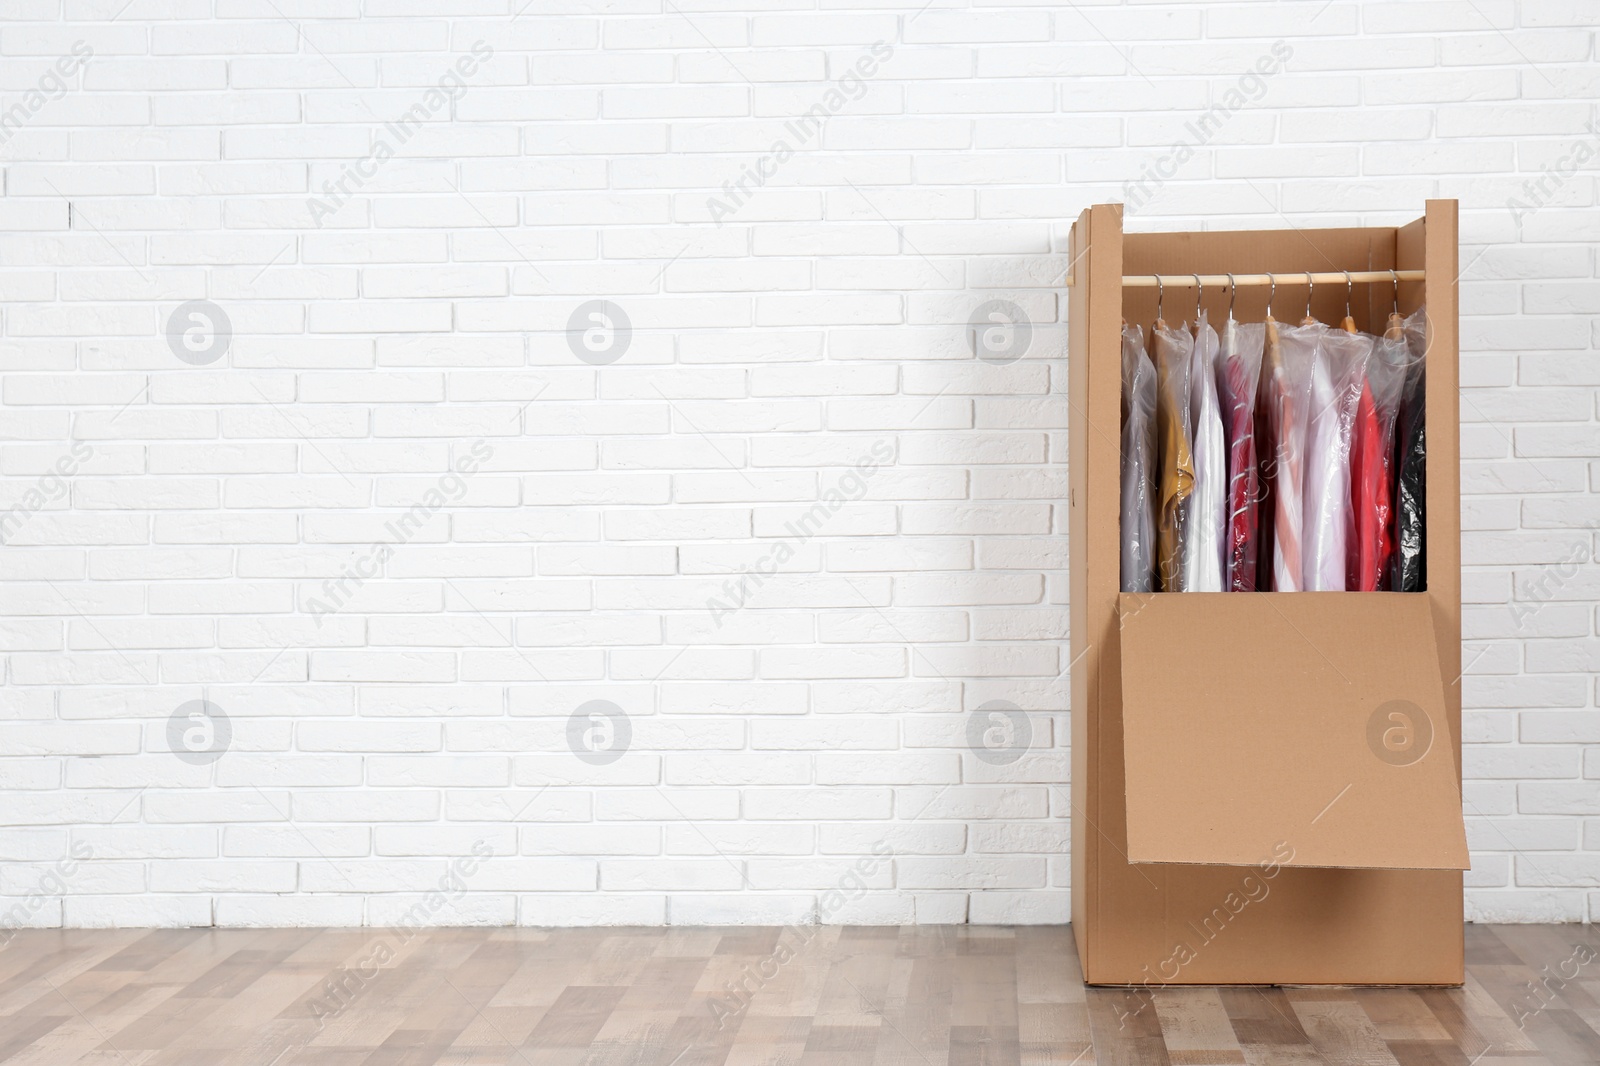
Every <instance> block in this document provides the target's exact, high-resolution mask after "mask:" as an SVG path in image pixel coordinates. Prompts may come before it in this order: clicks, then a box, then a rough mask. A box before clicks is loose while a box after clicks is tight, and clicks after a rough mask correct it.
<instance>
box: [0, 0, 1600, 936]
mask: <svg viewBox="0 0 1600 1066" xmlns="http://www.w3.org/2000/svg"><path fill="white" fill-rule="evenodd" d="M3 17H4V22H3V23H0V97H3V104H0V112H3V113H0V160H3V170H4V197H3V199H0V296H3V306H0V323H3V338H0V361H3V362H0V365H3V368H4V382H3V389H0V434H3V437H4V446H3V450H0V492H3V506H4V507H5V508H6V509H7V510H6V511H5V513H4V516H3V528H4V537H5V541H6V543H5V546H4V548H3V549H0V568H3V569H0V581H3V584H0V614H3V616H4V617H3V619H0V642H3V650H4V670H5V689H4V698H3V702H0V910H3V911H5V914H4V916H3V917H0V925H17V924H28V925H51V924H57V923H66V924H70V925H105V924H140V923H156V924H206V923H217V924H226V925H244V924H262V923H265V924H289V923H333V924H357V923H363V922H366V923H373V924H378V923H389V922H394V921H399V920H402V919H404V920H408V921H419V922H437V923H446V922H463V921H465V922H485V923H509V922H522V923H534V924H563V923H616V922H628V923H646V924H650V923H661V922H673V923H703V922H783V921H807V920H819V919H820V920H823V921H829V922H911V921H915V922H960V921H974V922H996V921H1005V922H1058V921H1062V920H1064V919H1065V916H1066V914H1067V910H1068V899H1069V892H1070V885H1069V882H1068V866H1067V861H1066V858H1065V853H1066V849H1067V847H1068V839H1067V808H1068V789H1067V780H1068V763H1069V759H1068V752H1067V749H1066V745H1067V737H1068V732H1069V730H1068V729H1067V713H1066V712H1067V692H1068V685H1067V681H1066V672H1067V669H1068V666H1069V664H1068V662H1067V655H1066V653H1065V648H1066V645H1065V643H1064V641H1065V636H1066V634H1065V628H1066V591H1067V582H1066V579H1065V569H1064V568H1065V566H1066V554H1065V536H1064V534H1065V511H1064V508H1063V507H1062V505H1061V500H1062V496H1063V493H1064V486H1065V484H1066V473H1065V469H1064V461H1065V450H1066V449H1065V433H1064V427H1065V425H1066V422H1067V418H1068V410H1067V403H1066V398H1065V375H1064V370H1065V366H1064V363H1063V361H1062V358H1061V357H1062V355H1063V349H1064V334H1063V327H1062V323H1061V318H1062V308H1063V301H1062V299H1061V291H1060V288H1059V283H1060V280H1061V277H1062V274H1063V272H1064V269H1065V266H1066V264H1065V261H1064V259H1063V256H1062V254H1061V252H1062V247H1063V242H1064V239H1065V236H1066V233H1067V227H1068V225H1069V222H1070V220H1071V219H1072V218H1073V217H1075V216H1076V214H1077V212H1078V211H1079V210H1080V209H1081V208H1082V207H1083V206H1084V205H1087V204H1090V203H1093V202H1098V201H1107V200H1128V201H1129V202H1131V203H1133V204H1136V205H1137V206H1136V209H1134V210H1132V211H1131V213H1130V219H1129V225H1130V228H1146V229H1160V228H1193V227H1200V226H1208V227H1268V228H1282V227H1285V226H1289V225H1297V226H1298V225H1341V224H1392V223H1395V222H1399V221H1405V220H1408V219H1410V218H1412V217H1414V216H1415V215H1417V214H1418V213H1419V211H1420V208H1421V202H1422V200H1423V199H1424V198H1425V197H1428V196H1452V197H1459V198H1460V199H1461V201H1462V233H1463V240H1464V243H1465V247H1464V248H1463V251H1462V263H1463V265H1464V268H1465V271H1464V277H1463V279H1462V307H1463V313H1464V316H1465V317H1464V321H1463V323H1462V325H1463V342H1464V344H1463V346H1464V349H1465V351H1464V352H1463V357H1464V366H1463V380H1464V383H1465V385H1466V386H1467V387H1466V388H1465V389H1464V395H1463V401H1462V418H1463V419H1464V421H1465V426H1464V431H1463V448H1464V452H1465V457H1464V465H1465V471H1464V475H1465V476H1464V481H1465V486H1466V491H1467V497H1466V499H1465V500H1464V502H1463V517H1464V520H1465V526H1466V528H1467V532H1466V534H1465V537H1464V541H1465V543H1464V554H1465V561H1466V566H1467V574H1466V599H1467V601H1468V603H1467V608H1466V617H1465V624H1466V637H1467V645H1468V646H1467V649H1466V661H1467V662H1468V663H1469V664H1470V666H1469V668H1468V677H1467V684H1466V694H1467V704H1468V708H1469V710H1468V712H1467V725H1466V740H1467V742H1468V743H1467V752H1466V759H1465V762H1466V775H1467V781H1466V801H1467V812H1468V816H1469V817H1468V821H1469V826H1470V834H1471V839H1472V843H1473V847H1474V868H1473V871H1472V873H1471V874H1470V875H1469V876H1470V880H1469V884H1470V886H1471V887H1470V890H1469V893H1468V902H1469V913H1471V914H1472V915H1474V916H1475V917H1478V918H1493V919H1500V920H1529V921H1540V920H1555V919H1578V918H1592V917H1596V916H1597V914H1596V912H1597V911H1600V747H1596V746H1595V745H1596V744H1600V717H1597V715H1596V711H1595V709H1594V707H1593V700H1594V688H1593V678H1592V676H1591V675H1592V673H1593V672H1594V671H1595V670H1596V668H1597V667H1600V640H1597V638H1596V635H1595V617H1594V616H1595V607H1596V601H1597V600H1600V570H1597V569H1596V567H1595V565H1594V563H1593V561H1592V553H1593V549H1594V540H1595V531H1594V527H1595V525H1596V523H1600V505H1597V504H1596V502H1595V497H1594V496H1593V494H1592V493H1591V491H1590V485H1591V481H1592V480H1594V479H1595V478H1596V477H1597V476H1600V465H1595V464H1596V461H1597V460H1600V427H1597V423H1596V420H1595V416H1596V410H1595V390H1594V386H1595V385H1597V384H1600V369H1597V368H1600V362H1597V361H1596V356H1595V347H1596V345H1597V343H1600V329H1597V328H1596V323H1595V322H1593V321H1591V319H1590V317H1589V316H1590V315H1592V314H1593V313H1594V312H1597V311H1600V283H1597V281H1596V261H1595V248H1596V240H1597V239H1600V214H1597V212H1596V210H1595V174H1596V171H1595V169H1594V167H1595V162H1594V159H1595V155H1596V151H1597V148H1600V141H1597V137H1596V134H1595V132H1594V127H1593V126H1592V125H1591V123H1592V122H1593V121H1594V119H1595V117H1596V116H1595V106H1594V101H1595V99H1596V96H1597V94H1600V61H1597V58H1596V55H1595V33H1594V27H1595V25H1596V24H1597V22H1600V4H1596V3H1595V2H1594V0H1523V2H1510V0H1465V2H1454V0H1447V2H1423V3H1409V2H1408V3H1393V2H1389V3H1381V4H1380V3H1350V2H1344V0H1328V2H1323V0H1308V2H1297V3H1238V4H1207V5H1201V4H1159V3H1158V4H1136V5H1122V4H1096V3H1080V4H1071V5H1050V6H1046V5H1037V6H1035V5H1026V4H1019V5H1016V6H1010V5H1007V4H1004V3H1001V4H987V3H983V4H975V5H971V6H967V5H959V6H958V5H952V4H948V3H943V2H941V3H937V4H934V3H929V4H923V5H919V4H916V3H907V4H905V5H903V6H900V7H895V6H880V5H874V4H872V3H852V4H832V3H824V4H822V5H820V7H814V6H812V5H809V4H803V3H800V2H784V0H772V2H766V0H749V2H748V3H742V4H741V3H740V0H726V2H722V0H717V2H702V0H531V2H525V0H450V2H447V0H364V2H361V0H133V2H132V3H131V4H129V3H125V2H124V0H10V2H9V3H7V4H6V5H5V10H4V12H3ZM1211 108H1216V110H1214V111H1212V112H1211V114H1210V116H1209V117H1208V118H1205V119H1203V118H1202V112H1205V111H1207V110H1208V109H1211ZM994 315H999V316H1000V318H999V319H995V318H994V317H993V316H994ZM1019 317H1021V318H1022V322H1021V324H1020V326H1018V327H1015V328H1012V327H1007V326H1006V324H1005V321H1006V320H1016V319H1018V318H1019ZM971 321H976V322H978V323H979V324H980V326H981V328H980V329H979V330H977V331H972V330H969V328H968V323H969V322H971ZM975 341H976V348H977V349H978V351H979V354H981V356H982V357H981V358H977V357H975V355H974V347H975V344H974V342H975ZM441 886H442V890H441V891H437V892H435V890H436V889H440V888H441ZM430 893H433V894H430Z"/></svg>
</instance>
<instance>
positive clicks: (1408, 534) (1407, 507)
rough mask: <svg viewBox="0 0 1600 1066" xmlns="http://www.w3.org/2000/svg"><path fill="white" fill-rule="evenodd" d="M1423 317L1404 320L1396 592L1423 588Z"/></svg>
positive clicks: (1397, 466)
mask: <svg viewBox="0 0 1600 1066" xmlns="http://www.w3.org/2000/svg"><path fill="white" fill-rule="evenodd" d="M1427 317H1428V316H1427V311H1426V309H1425V308H1420V307H1419V308H1417V310H1416V311H1414V312H1412V313H1411V314H1410V315H1409V316H1407V318H1406V320H1405V338H1406V351H1407V354H1408V355H1409V356H1410V360H1409V363H1408V365H1407V369H1406V379H1405V386H1404V388H1403V391H1402V395H1401V400H1400V415H1399V425H1398V426H1397V428H1396V432H1395V448H1396V453H1397V454H1396V458H1395V471H1396V476H1395V551H1394V563H1393V567H1392V573H1393V577H1392V578H1391V582H1390V587H1391V588H1392V589H1393V590H1394V591H1395V592H1421V591H1423V590H1424V589H1426V588H1427V587H1428V541H1427V536H1426V533H1427V502H1428V448H1427V435H1426V421H1427V418H1426V416H1427Z"/></svg>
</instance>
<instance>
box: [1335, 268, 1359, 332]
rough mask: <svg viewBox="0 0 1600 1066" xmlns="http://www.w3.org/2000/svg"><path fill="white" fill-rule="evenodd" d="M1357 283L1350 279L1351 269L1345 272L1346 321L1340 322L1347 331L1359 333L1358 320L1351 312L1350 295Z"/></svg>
mask: <svg viewBox="0 0 1600 1066" xmlns="http://www.w3.org/2000/svg"><path fill="white" fill-rule="evenodd" d="M1355 287H1356V283H1355V282H1353V281H1351V280H1350V271H1348V270H1346V271H1345V272H1344V321H1343V322H1342V323H1340V326H1341V328H1342V329H1343V330H1344V331H1345V332H1346V333H1359V332H1360V330H1358V329H1356V320H1355V318H1354V317H1352V316H1351V314H1350V297H1351V294H1352V293H1354V292H1355Z"/></svg>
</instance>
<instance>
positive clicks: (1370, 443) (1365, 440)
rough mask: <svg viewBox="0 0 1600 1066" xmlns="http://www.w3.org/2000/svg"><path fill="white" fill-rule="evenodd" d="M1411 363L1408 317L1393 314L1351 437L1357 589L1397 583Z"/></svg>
mask: <svg viewBox="0 0 1600 1066" xmlns="http://www.w3.org/2000/svg"><path fill="white" fill-rule="evenodd" d="M1410 362H1411V357H1410V353H1409V352H1408V351H1407V349H1406V338H1405V321H1404V320H1403V319H1402V318H1401V317H1400V316H1399V315H1390V316H1389V324H1388V328H1387V329H1385V330H1384V334H1383V336H1382V337H1377V338H1374V340H1373V345H1372V358H1371V359H1369V360H1368V361H1367V372H1366V376H1365V379H1364V380H1363V382H1362V389H1361V403H1360V404H1359V405H1358V406H1357V407H1356V423H1355V429H1354V431H1353V432H1352V433H1351V437H1350V508H1351V511H1352V515H1351V517H1352V520H1353V527H1354V528H1353V531H1352V536H1351V539H1350V544H1349V549H1350V559H1349V581H1348V584H1347V585H1346V588H1348V589H1349V590H1350V591H1352V592H1382V591H1386V590H1387V589H1389V588H1390V587H1391V585H1390V582H1391V574H1390V567H1391V560H1392V556H1393V555H1394V537H1395V529H1394V506H1393V504H1394V499H1393V492H1394V483H1395V479H1394V455H1395V449H1394V433H1395V421H1396V418H1397V417H1398V415H1399V413H1400V394H1401V392H1402V391H1403V390H1404V388H1405V379H1406V368H1407V366H1408V365H1409V364H1410Z"/></svg>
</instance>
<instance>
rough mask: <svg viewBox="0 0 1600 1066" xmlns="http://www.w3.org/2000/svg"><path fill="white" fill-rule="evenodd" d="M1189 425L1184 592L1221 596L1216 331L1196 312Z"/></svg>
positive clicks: (1223, 496)
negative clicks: (1189, 487) (1188, 513)
mask: <svg viewBox="0 0 1600 1066" xmlns="http://www.w3.org/2000/svg"><path fill="white" fill-rule="evenodd" d="M1189 419H1190V426H1191V429H1192V432H1193V434H1194V436H1193V447H1194V495H1193V497H1192V499H1191V516H1190V521H1189V529H1188V543H1187V546H1186V548H1185V551H1184V558H1183V565H1184V591H1186V592H1221V591H1222V590H1223V587H1224V586H1223V581H1222V577H1223V573H1224V570H1223V550H1222V549H1223V543H1224V541H1225V540H1226V537H1225V530H1226V527H1227V521H1228V449H1227V443H1226V439H1225V438H1224V436H1223V433H1222V412H1221V409H1220V407H1219V405H1218V402H1217V331H1216V330H1214V329H1212V328H1211V326H1210V324H1209V323H1207V322H1206V313H1205V312H1204V311H1201V312H1200V317H1199V320H1198V321H1197V322H1196V323H1195V328H1194V351H1193V353H1192V354H1191V356H1190V360H1189Z"/></svg>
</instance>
